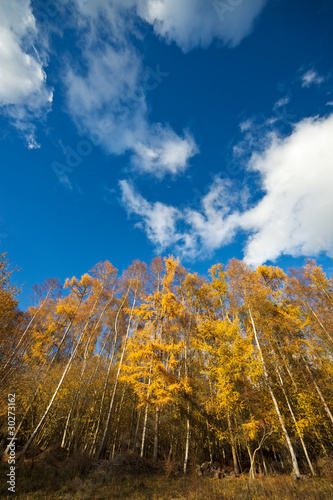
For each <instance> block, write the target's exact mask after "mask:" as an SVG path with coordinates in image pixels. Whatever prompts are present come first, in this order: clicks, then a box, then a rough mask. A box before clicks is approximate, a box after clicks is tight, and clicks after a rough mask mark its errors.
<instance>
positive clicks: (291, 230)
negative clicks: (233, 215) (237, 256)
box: [241, 115, 333, 265]
mask: <svg viewBox="0 0 333 500" xmlns="http://www.w3.org/2000/svg"><path fill="white" fill-rule="evenodd" d="M332 134H333V115H330V116H329V117H327V118H321V119H320V118H308V119H305V120H303V121H301V122H300V123H298V124H297V125H296V126H295V128H294V131H293V133H292V134H291V135H290V136H289V137H287V138H285V139H279V138H278V137H276V136H275V138H274V139H273V140H272V143H271V145H270V146H269V147H268V148H267V149H266V151H264V152H263V153H262V154H260V155H254V156H253V158H252V160H251V164H250V165H251V168H252V169H253V170H255V171H257V172H259V173H260V175H261V179H262V189H263V190H264V191H265V193H266V194H265V196H264V197H263V198H262V199H261V200H260V201H259V202H258V203H257V205H256V206H255V207H254V208H252V209H250V210H247V211H246V212H244V213H243V215H242V221H241V225H242V227H243V228H244V229H247V230H249V231H251V232H252V233H253V234H252V236H251V237H250V239H249V241H248V244H247V247H246V252H245V258H246V260H247V261H248V262H249V263H250V264H253V265H258V264H260V263H262V262H265V261H266V260H268V259H269V260H274V259H276V258H277V257H279V256H280V255H282V254H288V255H292V256H295V257H296V256H302V255H303V256H315V255H317V254H319V253H320V252H326V253H327V254H328V255H330V256H333V215H332V214H333V197H332V192H333V143H332V140H331V138H332Z"/></svg>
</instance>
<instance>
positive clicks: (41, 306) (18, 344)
mask: <svg viewBox="0 0 333 500" xmlns="http://www.w3.org/2000/svg"><path fill="white" fill-rule="evenodd" d="M50 293H51V289H50V290H49V291H48V292H47V295H46V297H45V299H44V300H43V302H42V304H41V305H40V306H39V308H38V309H37V311H36V312H35V314H34V315H33V317H32V318H31V320H30V321H29V323H28V325H27V327H26V328H25V330H24V332H23V333H22V335H21V337H20V340H19V341H18V343H17V345H16V347H15V349H14V350H13V352H12V353H11V355H10V356H9V358H8V361H7V362H6V364H5V366H4V367H3V371H4V373H5V374H4V376H3V377H2V379H1V380H0V382H3V381H4V380H5V378H6V377H7V375H9V371H6V368H7V366H8V365H9V363H10V362H11V361H12V360H13V359H14V357H15V354H16V352H17V350H18V348H19V347H20V345H21V343H22V341H23V339H24V338H25V336H26V334H27V333H28V331H29V330H30V327H31V326H32V324H33V322H34V321H35V319H36V317H37V315H38V314H39V312H40V311H41V310H42V308H43V307H44V305H45V304H46V302H47V299H48V298H49V295H50Z"/></svg>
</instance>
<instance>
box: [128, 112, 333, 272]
mask: <svg viewBox="0 0 333 500" xmlns="http://www.w3.org/2000/svg"><path fill="white" fill-rule="evenodd" d="M332 136H333V114H331V115H330V116H328V117H326V118H318V117H314V118H308V119H305V120H302V121H301V122H299V123H298V124H296V125H295V127H294V130H293V132H292V133H291V134H290V136H288V137H285V138H279V137H278V136H277V135H276V134H270V136H269V137H270V139H269V141H270V142H269V143H266V147H265V149H264V151H263V152H261V153H260V154H259V153H256V154H254V155H253V156H252V158H251V161H250V163H249V166H248V168H249V170H252V171H254V172H257V173H259V174H260V179H261V185H260V188H261V190H262V191H263V192H264V193H265V194H264V195H263V196H262V198H261V199H260V200H258V201H257V202H255V204H254V206H252V207H251V206H249V202H248V200H249V196H248V192H247V190H246V189H244V188H242V187H241V186H238V189H236V186H235V185H234V184H233V183H232V182H231V181H230V180H226V179H224V180H222V179H219V178H216V179H215V181H214V182H213V184H212V186H211V188H210V190H209V192H208V193H207V194H206V195H205V196H204V197H203V198H202V200H201V207H200V209H199V210H194V209H192V208H190V207H188V208H186V209H184V210H183V211H180V210H178V209H177V208H175V207H171V206H167V205H162V204H160V203H155V204H151V203H149V202H147V201H146V200H144V199H143V198H142V197H141V195H138V194H134V192H133V190H132V191H130V194H131V196H130V195H129V194H128V195H127V196H124V190H123V202H124V203H125V202H126V203H127V209H128V211H129V212H131V213H135V214H137V215H138V216H139V217H142V219H143V221H144V224H143V226H141V228H142V229H144V230H145V231H146V232H147V236H148V238H149V239H150V240H151V241H152V242H153V243H155V242H158V244H159V245H160V246H162V247H163V248H165V247H168V246H171V247H173V250H174V251H176V252H177V253H180V254H182V255H183V256H184V257H188V258H198V257H201V256H206V257H207V256H208V255H210V254H211V253H212V252H213V251H215V250H217V249H218V248H220V247H222V246H225V245H227V244H229V243H230V242H231V241H232V240H233V238H234V237H235V235H236V234H237V233H238V232H240V231H242V232H244V231H246V232H247V233H248V239H247V244H246V248H245V260H246V261H247V262H248V263H249V264H251V265H254V266H257V265H259V264H262V263H264V262H266V261H267V260H275V259H277V258H278V257H280V256H281V255H292V256H294V257H298V256H316V255H318V254H319V253H321V252H325V253H326V254H327V255H329V256H331V257H333V197H332V192H333V142H332V140H331V138H332ZM123 182H125V181H123ZM122 187H123V186H122ZM161 214H162V215H161ZM164 216H165V217H166V219H167V221H168V226H167V230H165V226H164V225H163V224H165V222H164ZM160 221H162V222H160ZM157 235H159V236H157Z"/></svg>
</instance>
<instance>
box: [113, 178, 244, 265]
mask: <svg viewBox="0 0 333 500" xmlns="http://www.w3.org/2000/svg"><path fill="white" fill-rule="evenodd" d="M120 187H121V191H122V203H123V205H124V206H125V208H126V210H127V212H128V213H129V214H136V215H137V216H138V217H140V218H141V219H142V222H141V223H138V224H136V227H138V228H140V229H141V230H143V231H145V233H146V235H147V237H148V239H149V240H150V241H151V242H152V243H153V244H154V245H156V246H157V247H158V249H159V251H160V250H165V249H166V248H168V247H173V249H174V251H175V252H176V253H177V254H181V255H182V256H183V257H185V258H189V259H195V258H198V257H199V258H200V257H207V256H209V255H211V254H212V253H213V251H214V250H217V249H218V248H220V247H221V246H224V245H226V244H228V243H230V242H231V241H232V239H233V237H234V235H235V231H236V228H237V227H238V226H239V213H238V211H237V210H232V208H231V207H235V206H236V205H237V204H239V203H240V197H241V196H242V193H240V194H239V195H238V193H237V194H231V192H232V183H231V181H230V180H228V179H224V180H222V179H219V178H216V179H215V181H214V183H213V185H212V186H211V188H210V190H209V192H208V193H207V194H206V195H205V196H204V197H203V198H202V200H201V209H200V210H193V209H190V208H187V209H184V210H183V211H181V210H179V209H177V208H175V207H173V206H170V205H166V204H163V203H160V202H156V203H150V202H148V201H147V200H145V199H144V198H143V197H142V196H141V195H140V194H139V193H137V192H136V191H135V190H134V188H133V187H132V186H131V185H130V184H129V183H128V182H127V181H124V180H123V181H121V182H120Z"/></svg>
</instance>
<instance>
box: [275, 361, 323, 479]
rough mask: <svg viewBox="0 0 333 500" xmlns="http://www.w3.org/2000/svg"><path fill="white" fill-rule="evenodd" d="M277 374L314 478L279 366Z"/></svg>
mask: <svg viewBox="0 0 333 500" xmlns="http://www.w3.org/2000/svg"><path fill="white" fill-rule="evenodd" d="M276 373H277V375H278V378H279V382H280V387H281V389H282V392H283V394H284V397H285V400H286V403H287V406H288V409H289V411H290V414H291V417H292V419H293V422H294V424H295V427H296V432H297V434H298V437H299V438H300V441H301V444H302V448H303V451H304V455H305V457H306V460H307V462H308V465H309V467H310V471H311V474H312V476H314V475H315V471H314V469H313V466H312V463H311V460H310V457H309V454H308V450H307V449H306V446H305V443H304V439H303V438H302V434H301V432H300V430H299V425H298V423H297V420H296V417H295V414H294V412H293V409H292V407H291V404H290V402H289V398H288V396H287V393H286V391H285V388H284V384H283V380H282V377H281V373H280V370H279V368H278V367H277V366H276Z"/></svg>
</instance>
